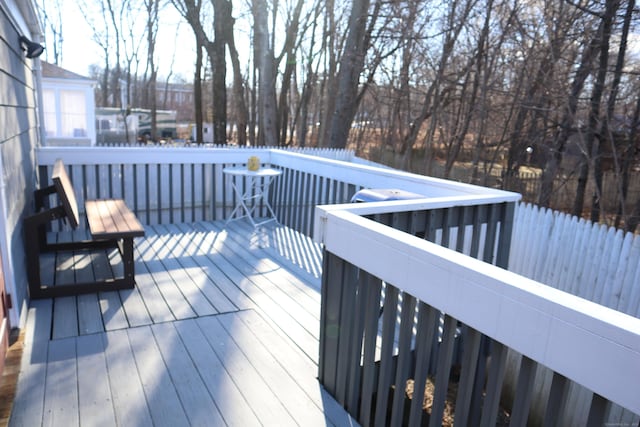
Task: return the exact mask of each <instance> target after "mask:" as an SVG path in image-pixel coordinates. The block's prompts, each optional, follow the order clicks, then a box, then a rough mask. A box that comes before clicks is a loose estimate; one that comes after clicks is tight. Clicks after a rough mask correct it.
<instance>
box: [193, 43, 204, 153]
mask: <svg viewBox="0 0 640 427" xmlns="http://www.w3.org/2000/svg"><path fill="white" fill-rule="evenodd" d="M202 57H203V55H202V44H201V43H200V40H199V39H198V37H196V70H195V73H194V75H193V102H194V104H195V105H194V111H195V115H196V117H195V121H196V144H203V143H204V133H203V129H202V126H203V124H204V120H203V117H202V63H203V58H202Z"/></svg>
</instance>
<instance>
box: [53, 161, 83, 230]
mask: <svg viewBox="0 0 640 427" xmlns="http://www.w3.org/2000/svg"><path fill="white" fill-rule="evenodd" d="M51 178H52V179H53V185H55V187H56V192H57V193H58V198H59V199H60V203H61V204H62V207H63V209H64V212H65V213H66V214H67V218H68V219H69V225H71V227H73V228H77V227H78V224H79V223H80V217H79V215H78V202H77V201H76V193H75V191H74V190H73V185H72V184H71V180H70V179H69V175H67V170H66V169H65V167H64V163H62V160H60V159H57V160H56V162H55V163H54V164H53V173H52V174H51Z"/></svg>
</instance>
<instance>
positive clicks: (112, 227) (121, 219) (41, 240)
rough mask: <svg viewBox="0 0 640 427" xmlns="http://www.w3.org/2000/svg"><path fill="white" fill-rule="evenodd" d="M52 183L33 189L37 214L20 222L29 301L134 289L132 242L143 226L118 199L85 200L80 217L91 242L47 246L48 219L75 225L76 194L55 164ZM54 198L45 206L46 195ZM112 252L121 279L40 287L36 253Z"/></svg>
mask: <svg viewBox="0 0 640 427" xmlns="http://www.w3.org/2000/svg"><path fill="white" fill-rule="evenodd" d="M52 180H53V185H51V186H49V187H45V188H43V189H40V190H36V192H35V198H36V213H35V214H34V215H31V216H29V217H27V218H25V237H26V239H25V240H26V252H27V274H28V277H29V294H30V297H31V298H51V297H59V296H69V295H77V294H82V293H91V292H100V291H111V290H119V289H130V288H133V287H134V286H135V273H134V262H133V240H134V238H136V237H142V236H144V228H143V227H142V224H140V221H138V219H137V218H136V216H135V214H134V213H133V212H132V211H131V210H130V209H129V208H128V207H127V205H126V204H125V202H124V200H121V199H100V200H87V201H85V213H86V218H87V224H88V228H89V232H90V235H91V239H90V240H79V241H69V242H62V243H51V242H49V241H47V227H48V226H49V224H50V223H51V222H52V221H55V220H59V219H64V220H66V222H67V223H68V224H69V225H70V226H71V227H72V228H76V227H78V225H79V222H80V220H79V211H78V205H77V202H76V197H75V193H74V190H73V186H72V185H71V181H70V179H69V176H68V175H67V172H66V169H65V167H64V164H63V163H62V161H61V160H57V161H56V162H55V164H54V167H53V172H52ZM53 194H56V195H57V196H58V197H57V200H58V202H59V205H58V206H54V207H49V208H47V207H46V205H47V202H49V196H51V195H53ZM110 248H117V249H118V251H119V253H120V256H121V260H122V265H123V267H124V268H123V275H122V276H119V277H113V278H106V279H100V280H98V279H96V280H95V281H87V282H79V281H76V282H72V283H42V280H41V265H40V264H41V259H40V257H41V254H44V253H47V252H62V251H71V252H73V253H74V254H76V253H78V252H79V251H96V250H104V249H110Z"/></svg>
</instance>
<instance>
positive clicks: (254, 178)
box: [222, 166, 282, 228]
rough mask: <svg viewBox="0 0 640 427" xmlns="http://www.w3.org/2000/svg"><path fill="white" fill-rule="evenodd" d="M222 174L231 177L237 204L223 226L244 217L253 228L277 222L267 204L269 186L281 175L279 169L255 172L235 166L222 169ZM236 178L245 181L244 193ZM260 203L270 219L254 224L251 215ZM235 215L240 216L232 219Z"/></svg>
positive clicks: (244, 167) (262, 169)
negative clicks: (244, 179)
mask: <svg viewBox="0 0 640 427" xmlns="http://www.w3.org/2000/svg"><path fill="white" fill-rule="evenodd" d="M222 173H224V174H225V175H230V176H232V177H233V179H232V180H231V186H232V187H233V191H234V192H235V193H236V196H238V204H237V205H236V207H235V208H234V209H233V211H232V212H231V215H229V218H228V219H227V222H226V223H225V225H226V224H228V223H229V222H230V221H233V220H236V219H241V218H245V217H247V218H248V219H249V221H250V222H251V225H253V227H254V228H255V227H258V226H260V225H263V224H266V223H268V222H270V221H275V222H278V218H276V214H275V213H274V212H273V209H272V208H271V205H270V204H269V186H270V185H271V182H273V180H274V179H275V178H276V177H277V176H279V175H281V174H282V171H281V170H280V169H274V168H260V169H258V170H257V171H250V170H249V169H247V167H246V166H237V167H229V168H224V169H222ZM237 177H244V178H246V179H247V181H246V185H245V190H244V192H242V191H241V187H239V186H238V185H237V184H236V178H237ZM251 201H253V203H250V202H251ZM261 202H262V203H263V205H264V207H265V208H267V211H268V212H269V215H270V217H268V218H267V219H266V220H264V221H260V222H256V220H255V219H254V216H253V213H254V211H255V210H256V209H257V208H258V207H259V206H260V203H261ZM236 213H241V215H240V216H238V217H236V218H234V215H235V214H236Z"/></svg>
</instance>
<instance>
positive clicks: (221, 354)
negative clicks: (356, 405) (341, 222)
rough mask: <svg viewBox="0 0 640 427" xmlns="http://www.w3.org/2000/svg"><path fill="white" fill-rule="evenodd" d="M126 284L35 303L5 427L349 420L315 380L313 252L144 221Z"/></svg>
mask: <svg viewBox="0 0 640 427" xmlns="http://www.w3.org/2000/svg"><path fill="white" fill-rule="evenodd" d="M146 231H147V235H146V237H145V238H140V239H138V240H137V241H136V250H137V253H136V282H137V284H136V287H135V288H134V289H132V290H126V291H114V292H103V293H98V294H87V295H81V296H76V297H65V298H56V299H49V300H39V301H33V302H32V306H31V307H30V309H29V315H28V321H27V326H26V328H25V329H26V335H25V349H24V354H23V358H22V365H21V372H20V377H19V381H18V389H17V393H16V397H15V402H14V406H13V410H12V416H11V420H10V425H30V426H35V425H44V424H47V425H60V426H72V425H80V424H83V425H136V426H139V425H156V426H161V425H167V426H179V425H243V426H244V425H261V424H262V425H323V426H324V425H352V424H356V423H355V422H354V421H353V420H352V419H351V418H350V417H349V415H348V414H347V413H346V412H345V411H344V410H343V409H342V408H341V407H340V405H339V404H338V403H337V402H335V401H334V400H333V398H332V397H331V396H329V394H328V393H326V392H325V391H324V389H323V388H322V387H321V386H320V384H319V383H318V381H317V379H316V376H317V357H318V333H319V331H318V330H319V317H320V290H319V288H320V278H319V276H320V268H321V259H322V255H321V249H320V248H319V247H318V245H317V244H315V243H313V242H312V241H310V239H308V238H306V237H304V236H301V235H299V234H297V233H295V232H293V231H291V230H289V229H287V228H285V227H280V226H271V227H264V228H261V229H259V230H257V231H254V230H253V229H252V228H250V227H248V226H247V225H246V224H244V223H243V222H241V221H239V222H232V223H231V224H229V226H228V227H226V228H224V224H223V223H218V222H214V223H204V222H203V223H197V224H190V225H182V224H181V225H172V226H152V227H148V228H147V230H146Z"/></svg>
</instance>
